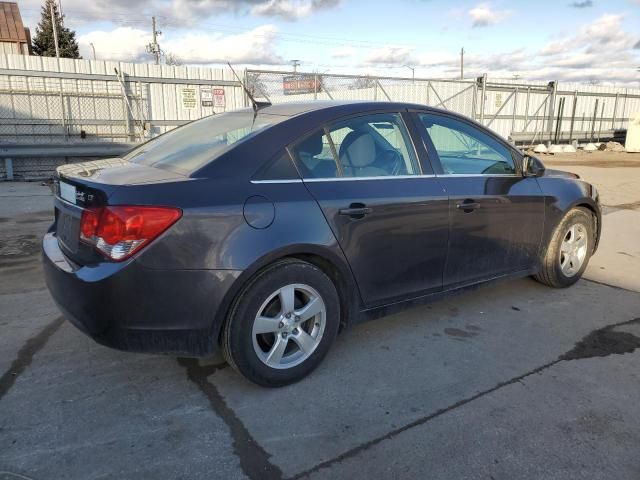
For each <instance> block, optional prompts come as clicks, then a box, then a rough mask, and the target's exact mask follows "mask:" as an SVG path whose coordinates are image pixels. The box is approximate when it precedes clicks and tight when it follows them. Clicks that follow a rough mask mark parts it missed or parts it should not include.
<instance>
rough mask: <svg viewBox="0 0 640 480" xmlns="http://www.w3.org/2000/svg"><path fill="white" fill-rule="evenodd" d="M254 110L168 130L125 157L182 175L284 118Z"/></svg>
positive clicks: (201, 120)
mask: <svg viewBox="0 0 640 480" xmlns="http://www.w3.org/2000/svg"><path fill="white" fill-rule="evenodd" d="M284 118H285V117H279V116H275V115H260V114H259V115H257V116H256V117H255V120H254V116H253V112H242V113H222V114H220V115H212V116H210V117H206V118H203V119H200V120H197V121H195V122H191V123H189V124H187V125H184V126H182V127H178V128H176V129H175V130H171V131H170V132H167V133H165V134H163V135H160V136H159V137H156V138H154V139H152V140H150V141H148V142H146V143H144V144H142V145H140V146H139V147H137V148H135V149H133V150H132V151H131V152H129V153H128V154H127V155H125V157H124V158H125V160H128V161H130V162H133V163H140V164H143V165H149V166H152V167H158V168H164V169H167V170H171V171H175V172H177V173H181V174H189V173H191V172H193V171H194V170H197V169H198V168H200V167H202V166H204V165H206V164H207V163H209V162H211V161H212V160H215V159H216V158H217V157H219V156H220V155H221V154H222V153H224V152H225V151H226V150H227V149H228V148H229V147H230V146H232V145H234V144H235V143H238V142H239V141H241V140H245V139H248V138H251V137H252V136H253V135H255V134H256V133H258V132H260V131H261V130H264V129H265V128H267V127H269V126H271V125H273V124H275V123H277V122H279V121H281V120H284Z"/></svg>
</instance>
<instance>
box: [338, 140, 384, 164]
mask: <svg viewBox="0 0 640 480" xmlns="http://www.w3.org/2000/svg"><path fill="white" fill-rule="evenodd" d="M375 160H376V144H375V141H374V140H373V137H372V136H371V134H369V133H364V132H351V133H350V134H349V135H347V136H346V137H345V138H344V141H343V142H342V145H341V146H340V163H341V164H342V165H344V166H347V167H354V168H362V167H366V166H368V165H371V164H372V163H373V162H374V161H375Z"/></svg>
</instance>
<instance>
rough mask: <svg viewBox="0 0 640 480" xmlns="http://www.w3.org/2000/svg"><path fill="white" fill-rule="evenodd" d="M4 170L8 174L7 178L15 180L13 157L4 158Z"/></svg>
mask: <svg viewBox="0 0 640 480" xmlns="http://www.w3.org/2000/svg"><path fill="white" fill-rule="evenodd" d="M4 171H5V172H6V174H7V180H13V160H12V159H11V158H5V159H4Z"/></svg>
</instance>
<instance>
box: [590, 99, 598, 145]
mask: <svg viewBox="0 0 640 480" xmlns="http://www.w3.org/2000/svg"><path fill="white" fill-rule="evenodd" d="M599 102H600V99H599V98H596V106H595V108H594V109H593V118H592V119H591V134H590V136H589V140H590V141H591V142H593V136H594V135H595V133H596V120H597V119H598V103H599Z"/></svg>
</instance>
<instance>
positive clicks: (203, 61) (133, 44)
mask: <svg viewBox="0 0 640 480" xmlns="http://www.w3.org/2000/svg"><path fill="white" fill-rule="evenodd" d="M18 3H19V5H20V8H21V11H22V14H23V17H25V18H24V19H25V22H26V23H27V25H28V26H30V27H31V28H32V29H34V28H35V25H36V23H37V21H38V18H39V11H40V5H41V4H42V1H41V0H18ZM61 3H62V8H63V12H64V14H65V16H66V18H65V24H66V26H68V27H70V28H72V29H75V30H76V32H77V34H78V39H79V43H80V50H81V54H82V55H83V56H84V57H85V58H90V57H91V56H92V53H91V50H90V47H89V43H90V42H92V43H93V44H94V45H95V48H96V52H97V56H98V59H104V60H107V59H108V60H122V61H136V62H140V61H142V62H148V61H151V57H150V56H149V55H148V54H146V53H145V44H147V43H148V42H149V41H150V38H151V16H152V15H155V16H156V17H157V19H158V25H159V28H160V30H162V35H161V36H160V44H161V48H162V49H163V50H164V51H165V52H168V53H171V54H173V55H175V56H177V57H178V58H180V60H181V62H182V63H184V64H187V65H210V64H220V63H224V62H226V61H231V62H232V63H235V64H237V65H238V66H245V65H251V66H260V67H267V68H272V69H285V68H286V65H287V64H288V62H289V61H290V60H292V59H298V60H300V61H301V63H302V65H301V67H300V69H301V70H304V71H318V72H325V71H327V70H328V71H329V72H330V73H371V74H384V75H393V76H411V70H410V68H409V67H407V65H408V66H410V67H413V68H414V69H415V75H416V77H454V76H456V75H458V72H459V58H460V57H459V54H460V48H461V47H464V49H465V52H466V53H465V76H469V77H473V76H476V75H480V74H482V73H483V72H487V73H488V74H489V76H490V77H493V78H496V77H500V78H512V77H513V76H514V75H518V76H520V78H522V79H529V80H552V79H557V80H565V81H579V82H600V83H602V84H617V85H621V84H626V85H629V86H636V87H637V86H639V85H640V72H639V71H638V69H639V67H640V28H638V26H640V0H576V1H573V0H554V1H548V0H539V1H537V2H527V1H504V0H503V1H500V0H495V1H488V2H484V1H459V2H453V1H444V0H385V1H377V0H370V1H367V0H235V1H234V0H89V1H88V0H61Z"/></svg>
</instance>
